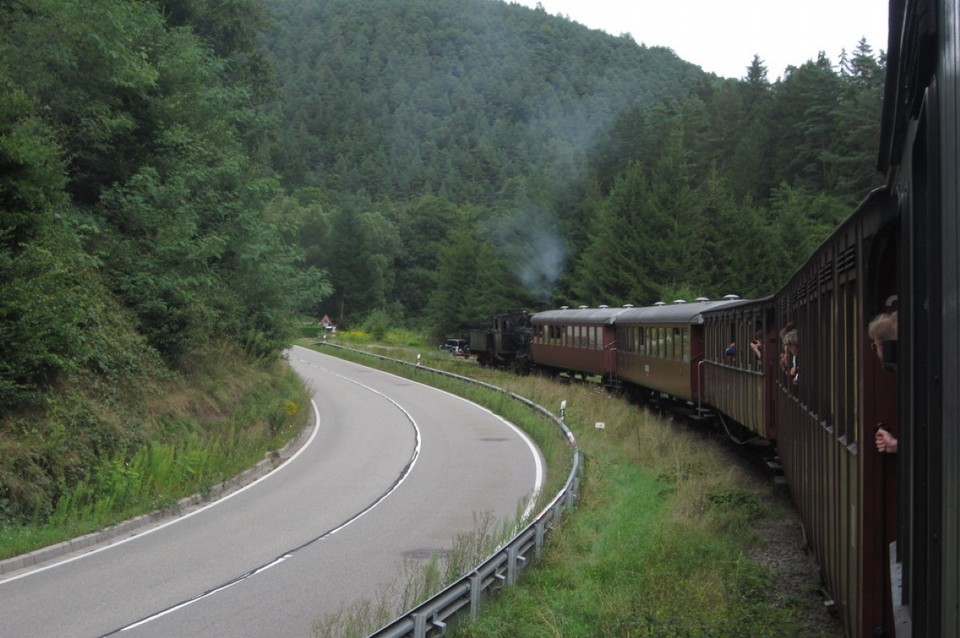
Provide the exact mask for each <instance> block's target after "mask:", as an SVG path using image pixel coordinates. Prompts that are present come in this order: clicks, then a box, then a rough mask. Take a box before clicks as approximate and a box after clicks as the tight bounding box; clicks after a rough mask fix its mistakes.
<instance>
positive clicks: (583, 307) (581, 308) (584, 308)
mask: <svg viewBox="0 0 960 638" xmlns="http://www.w3.org/2000/svg"><path fill="white" fill-rule="evenodd" d="M589 307H590V306H580V310H587V309H588V308H589Z"/></svg>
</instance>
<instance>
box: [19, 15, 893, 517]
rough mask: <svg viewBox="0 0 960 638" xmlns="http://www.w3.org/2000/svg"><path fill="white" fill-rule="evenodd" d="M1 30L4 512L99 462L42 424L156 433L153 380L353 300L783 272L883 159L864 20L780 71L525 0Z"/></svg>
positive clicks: (556, 301)
mask: <svg viewBox="0 0 960 638" xmlns="http://www.w3.org/2000/svg"><path fill="white" fill-rule="evenodd" d="M0 31H2V38H0V86H2V91H0V209H2V211H0V216H2V217H0V219H2V221H0V299H2V306H0V350H2V353H3V356H2V357H0V453H2V454H0V456H2V461H0V523H2V522H3V520H5V519H9V520H21V519H25V518H29V517H31V516H33V517H36V516H38V515H41V514H43V512H44V511H47V510H44V508H42V507H32V506H30V504H29V500H30V499H29V498H28V496H24V495H23V494H22V493H21V492H19V491H18V490H21V489H22V488H23V486H24V485H25V484H27V483H29V482H31V481H32V482H33V483H37V482H41V483H45V484H46V485H48V488H47V490H48V494H47V496H46V497H45V500H44V502H45V503H47V506H49V499H50V494H53V495H55V494H56V493H57V490H58V489H63V486H64V485H66V484H68V483H70V482H71V481H76V480H79V479H80V478H82V476H83V473H84V471H86V470H85V469H84V467H85V465H84V463H83V462H80V461H77V462H76V463H74V465H72V466H70V469H64V467H63V466H62V464H58V458H55V457H57V454H56V453H55V452H51V451H50V450H49V449H46V450H45V451H42V452H41V451H38V450H40V449H41V446H39V444H38V445H33V444H31V445H27V444H25V443H24V441H25V440H27V439H30V437H33V438H34V439H46V438H48V437H47V435H46V434H43V435H40V434H37V433H36V432H37V428H36V424H37V423H44V422H48V421H49V420H50V419H51V418H52V416H51V415H54V414H56V415H59V416H58V419H59V421H58V426H57V428H58V429H57V430H56V431H57V436H61V437H62V436H66V437H67V438H69V439H71V440H72V441H74V442H75V443H76V445H77V446H82V447H83V448H84V450H86V452H85V453H84V454H81V455H80V456H82V457H84V458H94V457H97V456H101V457H102V456H103V455H104V454H113V453H115V452H116V451H117V450H122V449H127V446H130V447H135V446H136V444H137V440H136V437H133V436H132V435H130V434H129V429H130V428H129V427H128V426H125V425H123V424H124V423H129V422H130V421H131V420H136V419H135V416H134V415H131V414H130V410H131V408H129V405H130V403H131V402H132V401H134V400H136V399H137V397H139V396H140V395H139V394H138V393H139V392H142V388H143V387H144V386H147V385H149V384H150V382H151V381H152V380H156V379H161V378H170V377H176V376H177V375H179V374H182V373H184V371H186V370H187V369H189V368H190V367H191V366H196V365H197V361H198V360H200V359H202V358H203V357H205V356H211V355H212V353H214V352H217V351H220V350H222V349H224V348H227V347H230V348H237V349H238V350H239V351H240V352H241V353H242V354H243V356H245V357H246V358H247V360H249V361H250V362H254V361H257V360H261V359H263V358H264V357H272V356H276V355H277V354H278V353H279V352H280V351H281V350H282V348H283V347H284V346H285V345H286V344H288V343H289V342H290V339H291V335H292V334H293V328H294V326H295V324H296V322H298V321H302V320H304V319H307V320H316V319H317V318H319V317H321V316H322V315H324V314H328V315H329V316H330V317H332V318H334V320H335V321H336V322H338V323H339V324H340V325H341V327H352V326H367V327H370V326H381V327H382V326H385V325H390V326H405V327H409V328H413V329H418V330H422V331H425V332H427V333H429V334H431V335H434V336H436V337H443V336H446V335H452V334H455V333H458V332H460V331H463V330H464V329H466V328H468V327H470V326H472V325H476V324H479V323H483V322H485V321H487V320H488V318H489V317H490V316H491V314H492V313H494V312H497V311H501V310H504V309H507V308H512V307H519V306H522V307H527V308H530V309H536V308H539V307H543V306H551V305H560V304H567V305H579V304H590V305H596V304H601V303H605V304H611V305H619V304H622V303H633V304H637V305H639V304H649V303H652V302H655V301H657V300H660V299H668V300H669V299H673V298H677V297H684V298H693V297H697V296H707V297H711V298H716V297H719V296H722V295H724V294H727V293H736V294H740V295H742V296H757V295H765V294H769V293H771V292H773V291H774V290H775V289H776V287H777V286H778V285H779V284H780V283H782V282H783V281H784V280H785V279H786V277H787V276H788V275H789V274H790V272H791V271H792V269H793V268H795V267H796V266H797V265H798V264H799V263H800V262H801V261H802V260H803V259H804V258H805V257H806V256H807V255H808V254H809V253H810V251H811V250H812V249H813V247H814V246H815V245H816V244H817V243H818V242H819V241H820V240H821V239H822V238H824V237H825V235H826V234H827V233H828V232H829V231H830V230H831V229H832V228H833V227H834V226H835V225H836V224H837V223H838V221H840V220H841V219H842V218H843V217H844V216H845V215H846V214H848V213H849V212H850V211H851V210H852V208H853V207H854V206H856V204H857V203H858V202H859V201H860V200H861V199H862V198H863V197H864V196H865V195H866V194H867V192H868V191H869V190H870V188H871V187H873V186H874V185H876V184H877V183H878V182H879V181H880V179H879V178H880V176H879V175H877V174H876V173H875V171H874V168H873V167H874V164H875V161H874V160H875V156H876V144H877V139H878V129H879V114H880V102H881V94H882V88H881V87H882V75H883V67H884V59H883V55H882V54H879V53H878V54H874V51H873V49H872V47H871V43H867V42H866V41H861V42H859V43H851V50H850V51H849V52H846V53H840V54H838V55H835V56H828V55H826V54H824V53H819V54H818V52H816V51H812V52H811V59H810V60H807V61H803V60H798V61H797V65H796V66H791V67H789V68H788V69H786V70H785V72H784V74H783V79H781V80H778V81H776V82H770V81H769V80H768V70H767V69H766V68H765V67H764V64H763V61H762V59H761V58H760V57H756V58H754V59H753V60H745V61H744V75H743V77H742V78H741V79H739V80H729V79H721V78H718V77H716V76H713V75H711V74H706V73H704V72H702V70H701V69H699V67H696V66H694V65H692V64H690V63H687V62H685V61H683V60H681V59H679V58H678V57H677V56H676V55H674V53H673V52H672V51H670V50H669V49H664V48H659V47H647V46H644V45H643V44H638V43H636V42H634V41H633V40H632V39H631V38H630V37H629V36H619V37H615V36H611V35H608V34H605V33H602V32H599V31H594V30H590V29H588V28H586V27H583V26H582V25H579V24H577V23H574V22H572V21H570V20H568V19H566V18H563V17H560V16H552V15H549V14H547V13H546V12H545V11H543V10H542V9H528V8H525V7H521V6H519V5H515V4H508V3H505V2H501V1H500V0H402V1H401V0H230V1H222V2H205V1H204V0H139V1H131V0H101V1H98V2H87V1H85V0H11V1H9V2H5V3H3V6H2V7H0ZM777 72H778V73H779V72H780V70H777ZM78 392H82V393H84V394H83V396H84V397H85V401H87V402H88V404H89V405H88V407H87V408H85V409H84V410H83V411H82V415H80V416H78V412H77V410H76V409H75V407H74V408H70V407H69V406H71V405H73V403H75V402H76V401H75V400H76V397H77V396H78V395H77V393H78ZM64 406H67V407H64ZM124 406H127V407H124ZM64 415H66V416H64ZM103 421H111V422H112V423H114V425H113V426H112V427H111V428H109V429H107V430H104V429H103V428H102V427H101V426H102V422H103ZM41 429H42V428H41ZM104 431H108V432H109V436H105V435H103V432H104ZM68 456H69V455H68ZM59 460H62V459H59ZM24 477H26V478H24ZM30 477H34V478H30ZM31 498H32V497H31Z"/></svg>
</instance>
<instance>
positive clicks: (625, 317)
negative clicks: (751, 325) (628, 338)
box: [617, 299, 753, 325]
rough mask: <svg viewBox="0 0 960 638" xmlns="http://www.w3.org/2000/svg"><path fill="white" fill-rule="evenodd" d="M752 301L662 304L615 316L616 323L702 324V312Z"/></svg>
mask: <svg viewBox="0 0 960 638" xmlns="http://www.w3.org/2000/svg"><path fill="white" fill-rule="evenodd" d="M749 303H753V301H751V300H749V299H724V300H721V301H694V302H691V303H674V304H669V305H663V306H644V307H643V308H631V309H629V310H627V311H625V312H623V313H622V314H620V315H619V316H618V317H617V324H618V325H631V324H640V323H643V324H647V323H685V324H702V323H703V313H705V312H707V311H710V310H719V309H721V308H733V307H734V306H742V305H744V304H749Z"/></svg>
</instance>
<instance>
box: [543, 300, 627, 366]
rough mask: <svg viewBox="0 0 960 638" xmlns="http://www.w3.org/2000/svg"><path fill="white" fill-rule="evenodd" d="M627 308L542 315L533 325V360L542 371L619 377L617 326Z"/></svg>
mask: <svg viewBox="0 0 960 638" xmlns="http://www.w3.org/2000/svg"><path fill="white" fill-rule="evenodd" d="M625 310H627V309H626V308H609V307H604V306H601V307H599V308H583V307H581V308H575V309H574V308H562V309H560V310H547V311H544V312H538V313H536V314H534V315H533V316H532V317H531V318H530V323H531V325H532V326H533V346H532V353H533V355H532V356H533V360H534V361H535V362H536V365H537V367H538V368H539V369H541V370H545V371H549V372H554V373H559V372H572V373H578V374H580V375H581V376H582V377H587V376H590V375H600V376H601V377H602V379H603V383H605V384H609V383H612V382H613V381H614V379H615V378H616V364H617V361H616V331H615V330H614V327H613V323H614V320H615V319H616V318H617V316H618V315H620V314H621V313H623V312H624V311H625Z"/></svg>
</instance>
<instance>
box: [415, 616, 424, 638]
mask: <svg viewBox="0 0 960 638" xmlns="http://www.w3.org/2000/svg"><path fill="white" fill-rule="evenodd" d="M413 638H427V615H426V614H414V615H413Z"/></svg>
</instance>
